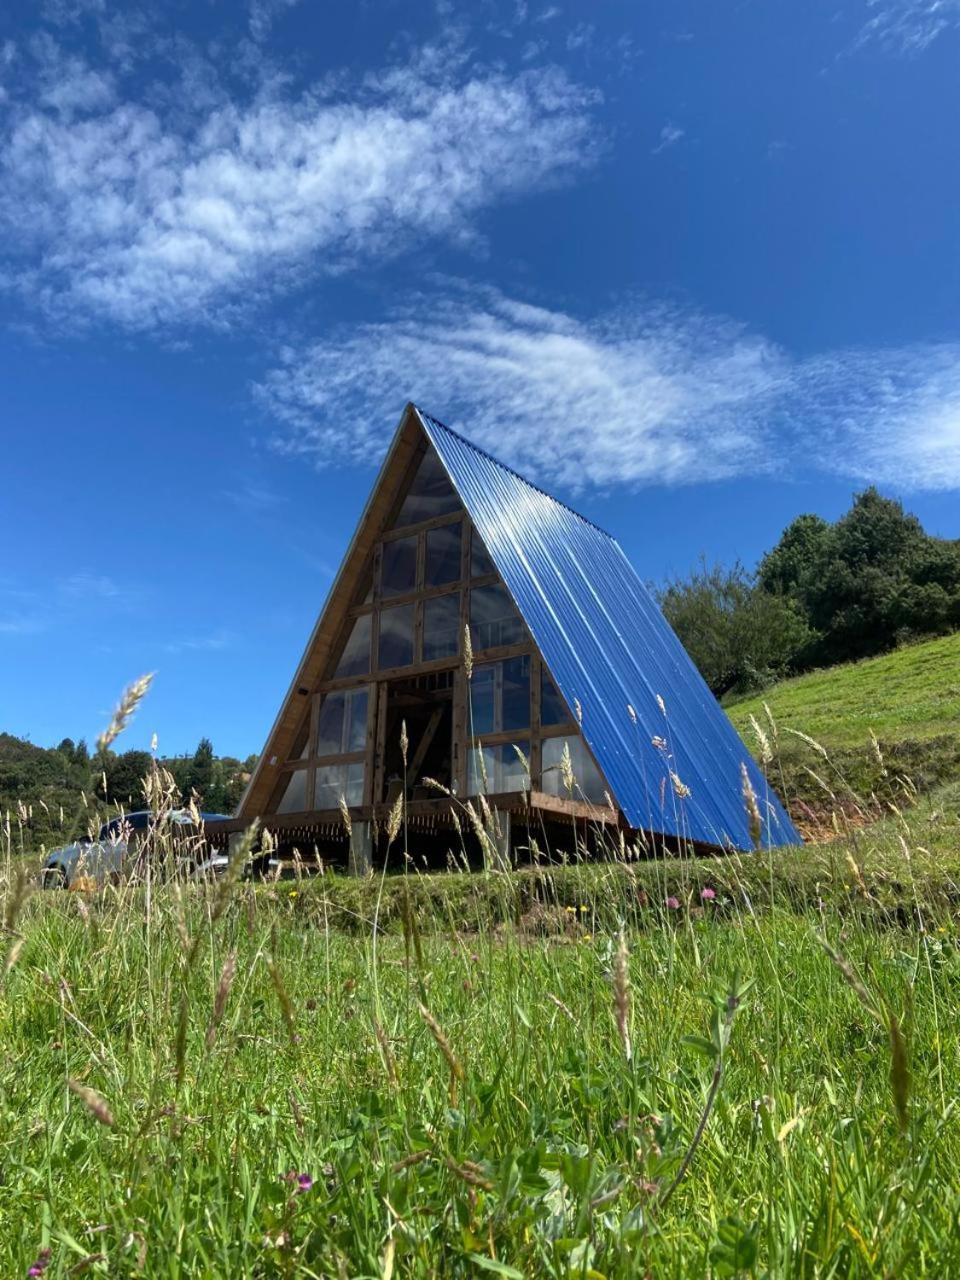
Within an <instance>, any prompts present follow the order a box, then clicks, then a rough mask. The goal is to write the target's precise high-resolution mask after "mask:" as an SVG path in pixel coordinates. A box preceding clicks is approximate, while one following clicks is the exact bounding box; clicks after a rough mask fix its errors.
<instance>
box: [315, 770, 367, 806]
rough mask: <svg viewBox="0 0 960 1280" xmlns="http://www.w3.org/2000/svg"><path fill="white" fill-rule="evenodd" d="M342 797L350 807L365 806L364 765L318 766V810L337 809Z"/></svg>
mask: <svg viewBox="0 0 960 1280" xmlns="http://www.w3.org/2000/svg"><path fill="white" fill-rule="evenodd" d="M341 796H343V798H344V800H345V801H346V802H347V804H348V805H357V804H363V765H362V764H360V763H356V764H325V765H318V766H317V799H316V808H318V809H337V808H339V805H340V797H341Z"/></svg>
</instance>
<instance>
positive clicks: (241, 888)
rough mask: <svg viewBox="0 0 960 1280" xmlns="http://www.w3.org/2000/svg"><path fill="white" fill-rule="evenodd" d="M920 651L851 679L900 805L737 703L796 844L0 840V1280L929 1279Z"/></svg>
mask: <svg viewBox="0 0 960 1280" xmlns="http://www.w3.org/2000/svg"><path fill="white" fill-rule="evenodd" d="M938 646H940V647H938ZM950 652H951V650H950V648H949V645H946V647H944V642H939V641H938V642H934V644H933V645H924V646H918V647H917V648H916V649H914V650H905V651H903V653H902V654H896V655H891V657H890V658H889V659H882V660H880V662H882V663H894V668H893V669H894V670H895V671H898V672H899V676H898V679H899V680H900V686H899V687H900V690H901V694H900V704H899V705H898V704H897V698H896V697H894V696H892V695H891V697H890V699H889V701H890V706H889V707H887V704H886V703H883V702H882V700H881V699H880V695H879V693H878V694H877V695H876V699H875V702H876V705H877V707H878V714H879V715H880V717H881V720H880V721H878V724H880V728H882V727H883V725H886V726H887V728H886V729H885V730H884V732H887V733H891V732H894V730H893V729H892V728H891V727H890V726H891V725H893V723H894V719H893V718H894V717H895V716H896V715H906V712H905V711H904V709H903V704H904V703H905V702H906V696H905V695H904V694H903V688H904V686H906V685H911V686H912V687H914V690H915V691H914V695H913V701H912V703H911V705H912V707H913V708H914V710H913V711H912V712H910V714H909V733H910V734H912V735H913V736H912V737H910V736H907V737H904V738H901V739H900V740H899V748H898V749H900V750H901V752H902V750H903V749H904V748H903V744H904V743H920V744H924V743H925V744H934V745H935V747H936V752H937V753H938V754H935V755H931V754H929V753H928V754H926V755H923V754H921V756H920V757H919V759H920V760H921V763H922V764H923V767H924V768H926V769H928V770H932V769H933V768H934V765H932V764H931V761H933V762H934V764H935V767H936V769H937V770H940V773H939V774H938V775H937V777H936V778H934V776H933V773H932V772H931V773H928V775H927V777H926V780H925V784H924V786H923V787H921V790H925V791H926V794H924V795H922V796H921V797H920V798H919V800H917V795H916V791H915V789H914V788H913V787H912V785H911V784H910V783H908V782H907V781H906V780H905V778H904V777H902V776H900V773H899V770H898V769H897V768H892V767H890V766H889V764H888V763H883V761H882V760H881V759H880V758H879V757H878V756H877V755H876V753H875V752H874V751H873V750H872V748H871V749H870V751H867V752H865V751H864V750H863V747H862V744H859V745H858V740H857V739H856V736H855V732H854V731H853V730H849V729H848V728H846V727H842V728H838V729H837V731H836V734H835V736H831V734H830V733H829V732H824V728H826V729H828V730H829V727H830V726H829V723H828V722H827V721H826V720H824V721H822V723H821V722H817V721H816V720H815V719H814V717H812V716H811V717H810V720H808V721H807V722H805V723H804V724H803V725H800V724H798V725H797V727H799V728H802V729H803V731H804V732H807V731H809V732H812V733H813V734H814V736H817V737H822V738H823V739H824V740H825V742H826V743H827V744H829V751H828V753H827V754H826V755H823V754H821V753H819V752H817V751H816V750H814V749H813V748H811V747H809V745H807V744H805V743H803V742H802V740H800V739H796V740H792V739H791V737H790V735H788V734H787V732H786V727H787V724H788V723H789V717H790V715H791V714H792V712H791V711H790V708H791V707H794V708H797V707H799V706H800V705H801V704H800V703H799V702H798V701H797V700H796V699H797V698H798V697H799V695H798V694H797V693H796V692H795V691H796V690H797V689H799V688H801V687H802V686H804V684H805V682H803V681H798V682H793V683H791V685H789V686H786V687H785V689H783V690H774V691H772V693H771V696H770V697H769V699H768V700H769V701H770V702H771V705H772V706H773V707H774V714H775V715H776V716H777V717H778V719H779V720H780V725H781V728H780V730H779V733H778V737H777V740H776V741H775V746H777V748H778V751H777V755H776V756H775V758H774V759H773V760H772V761H771V762H770V765H769V770H768V771H769V773H770V775H771V777H772V778H774V779H783V780H785V783H786V784H787V786H788V789H789V786H790V785H792V783H791V779H792V780H794V781H797V782H798V784H799V782H802V781H803V779H805V778H809V776H810V775H809V774H807V773H805V772H804V765H805V763H806V764H808V765H809V767H811V768H813V769H814V772H816V773H817V775H818V778H819V781H817V782H816V783H815V784H811V786H813V787H814V790H815V792H816V794H817V795H818V796H819V803H820V804H821V818H822V821H824V822H829V823H833V822H834V821H835V822H836V827H837V829H838V830H839V831H840V832H842V833H843V834H842V836H841V838H837V839H834V840H832V841H831V842H829V843H824V844H809V845H807V846H806V847H804V848H803V849H784V850H779V851H776V852H775V853H773V854H771V853H769V852H767V851H762V850H761V851H759V852H757V853H755V854H751V855H744V856H729V857H724V858H692V857H671V858H659V859H643V858H640V857H639V856H637V855H638V853H639V851H638V850H631V849H629V848H628V849H626V850H620V851H611V853H612V854H613V856H611V859H610V860H609V861H607V862H590V863H586V862H578V861H576V860H564V861H563V862H561V864H560V865H540V866H536V867H530V868H526V869H523V870H517V871H512V872H494V871H486V872H483V873H477V874H474V875H466V874H444V875H432V876H421V875H417V874H414V873H413V872H412V871H411V873H410V874H408V875H390V876H386V877H373V878H370V879H366V880H352V879H348V878H346V877H341V876H334V875H324V876H322V877H318V878H316V879H313V880H304V881H295V882H282V883H279V884H274V885H263V886H254V885H250V884H242V883H236V884H232V883H229V882H225V883H224V884H222V885H218V886H209V887H207V886H201V885H196V884H189V883H188V884H184V885H177V884H173V883H169V882H167V883H164V882H156V883H153V884H151V885H150V886H143V885H130V884H128V885H122V886H117V887H108V888H105V889H102V890H99V891H96V892H92V893H89V894H65V893H56V892H47V893H44V892H33V893H29V892H28V890H29V888H30V885H29V882H28V881H27V880H26V879H25V878H24V872H25V871H29V870H31V869H32V863H31V860H30V858H29V857H27V856H26V855H25V854H23V853H21V852H20V847H21V846H20V835H19V833H18V831H17V828H16V826H15V825H11V826H8V827H7V828H6V830H5V831H0V921H2V924H3V928H2V934H0V1275H3V1276H7V1275H10V1276H17V1275H24V1274H26V1273H27V1271H28V1268H30V1267H31V1266H32V1265H33V1266H35V1267H39V1268H40V1269H42V1271H43V1274H44V1275H45V1276H46V1277H47V1278H48V1280H50V1278H51V1277H58V1278H59V1277H66V1276H72V1275H77V1274H89V1275H103V1276H115V1277H127V1276H144V1277H169V1278H170V1280H173V1278H174V1277H181V1276H187V1275H189V1276H218V1277H219V1276H229V1277H231V1278H234V1277H238V1278H240V1277H250V1280H254V1278H256V1280H263V1278H266V1277H274V1276H297V1277H338V1278H339V1277H376V1278H378V1280H393V1278H395V1277H404V1278H406V1277H410V1278H413V1277H417V1278H418V1280H419V1278H423V1280H428V1278H430V1277H435V1276H440V1277H464V1278H468V1277H474V1278H476V1277H479V1276H483V1275H500V1276H507V1277H511V1276H512V1277H515V1278H516V1277H524V1276H537V1277H541V1276H546V1277H555V1278H556V1280H572V1278H577V1280H604V1278H605V1277H606V1278H607V1280H614V1278H615V1277H616V1278H623V1280H626V1278H627V1277H635V1276H645V1275H650V1276H655V1277H658V1278H659V1277H664V1276H666V1277H677V1278H678V1280H679V1278H680V1277H684V1278H685V1277H703V1278H704V1280H707V1278H708V1277H709V1278H710V1280H713V1278H714V1277H724V1276H741V1277H770V1278H771V1280H774V1278H779V1277H791V1278H792V1277H798V1278H803V1280H808V1278H809V1280H813V1278H814V1277H829V1278H830V1280H834V1278H838V1280H839V1278H840V1277H843V1278H844V1280H846V1278H848V1277H850V1278H852V1277H860V1276H863V1277H893V1276H898V1277H899V1276H903V1277H907V1276H909V1277H913V1276H930V1277H940V1276H945V1275H951V1274H958V1273H960V1235H958V1232H957V1230H956V1224H957V1221H958V1218H960V1182H958V1180H957V1177H956V1169H957V1167H958V1162H960V1126H958V1125H957V1123H956V1115H955V1102H954V1095H955V1092H956V1083H955V1082H956V1080H957V1073H958V1071H960V1018H958V1006H960V770H958V769H957V768H956V767H953V771H952V773H951V766H950V764H949V756H948V753H946V752H945V751H944V750H943V749H942V744H941V745H936V744H938V743H941V736H942V735H941V736H938V735H937V734H934V735H933V736H930V735H929V734H928V735H927V736H926V737H925V736H924V734H923V731H922V730H921V726H923V725H927V726H930V725H932V724H933V719H932V715H933V712H931V711H930V710H929V709H928V710H920V709H919V708H921V706H922V705H925V704H923V698H922V696H921V693H920V690H922V689H923V687H924V685H925V684H929V683H930V681H931V680H932V679H935V678H936V677H934V676H933V675H932V674H931V673H932V672H934V671H935V670H939V671H940V677H939V678H940V679H941V683H942V684H943V685H947V683H948V682H947V681H946V680H945V679H944V678H943V672H944V670H945V669H946V661H945V659H944V654H946V655H947V656H948V657H949V654H950ZM952 652H954V653H955V652H956V648H955V647H954V650H953V651H952ZM931 653H933V654H934V658H935V659H936V663H937V664H938V665H935V666H931V665H929V663H928V659H929V655H930V654H931ZM911 656H912V657H913V658H915V659H919V660H920V661H918V663H917V665H918V666H921V667H922V668H923V670H924V672H925V674H924V675H922V676H917V677H916V678H914V677H912V676H910V675H909V673H907V672H905V671H903V670H902V669H901V667H900V665H898V664H901V663H904V662H907V661H908V659H909V658H910V657H911ZM895 660H896V661H895ZM870 665H871V664H863V666H861V667H858V668H849V669H844V670H842V671H840V672H837V673H836V677H835V678H836V681H837V684H838V686H842V688H843V689H845V690H846V693H849V686H850V684H851V683H857V682H858V681H860V680H861V679H862V678H863V673H864V672H867V674H868V678H869V680H874V681H875V679H876V677H875V675H871V674H870V673H869V670H868V667H869V666H870ZM876 665H878V664H874V670H875V666H876ZM887 671H888V677H889V671H890V668H889V667H888V668H887ZM889 678H890V679H892V677H889ZM824 679H825V677H820V676H816V677H809V678H808V681H809V682H810V683H812V684H813V686H814V687H815V688H817V687H819V688H820V689H821V691H822V690H824V689H826V688H827V685H824V684H823V683H822V682H823V681H824ZM818 681H819V682H821V683H820V684H819V685H818V684H817V682H818ZM882 685H883V681H881V682H880V684H879V685H877V684H876V683H875V684H874V685H873V686H872V687H874V688H875V689H876V688H880V687H881V686H882ZM805 687H806V688H807V689H809V687H810V686H809V685H806V686H805ZM846 693H844V694H841V695H840V696H839V697H838V700H837V703H836V705H837V706H838V707H841V708H842V707H850V708H853V707H855V706H859V705H861V704H860V703H859V702H858V701H857V697H854V696H853V695H852V694H851V695H850V701H849V702H846V701H844V698H845V697H846ZM809 696H810V695H809V693H805V694H803V697H809ZM816 696H820V695H816ZM823 696H828V695H827V694H823ZM857 696H858V697H861V696H862V697H866V698H867V700H868V701H869V700H870V698H869V696H868V695H863V694H861V695H857ZM950 696H952V695H949V694H947V695H944V694H943V692H942V690H941V699H940V701H941V705H946V704H947V703H948V702H949V697H950ZM780 697H783V698H785V699H786V708H787V709H786V710H783V709H782V708H781V706H780V705H778V702H777V699H778V698H780ZM744 708H745V704H741V706H740V707H738V708H735V709H734V714H735V715H742V714H743V713H744ZM842 714H843V715H844V716H846V717H847V719H848V720H849V719H851V718H853V716H854V712H853V710H852V709H851V710H849V711H844V712H843V713H842ZM884 717H885V718H884ZM903 723H906V720H904V721H903ZM818 724H819V725H820V727H818ZM880 728H878V729H877V732H878V733H879V732H880ZM845 735H847V736H845ZM851 735H852V736H851ZM791 743H795V745H791ZM885 749H886V748H885ZM795 750H796V751H803V752H806V753H808V754H807V755H806V756H805V757H802V758H801V757H800V756H794V755H793V754H792V753H793V752H794V751H795ZM810 753H812V754H810ZM889 759H890V757H889V755H887V756H884V760H887V761H889ZM900 759H901V760H902V759H903V756H902V755H901V757H900ZM844 761H852V763H853V764H854V766H855V769H856V770H858V771H859V772H858V773H855V775H854V779H853V780H851V777H850V776H844V774H843V768H842V766H843V763H844ZM865 761H868V762H872V763H864V762H865ZM864 776H866V777H867V778H868V782H869V785H870V790H871V792H872V793H873V794H872V798H871V796H869V795H867V796H865V795H863V794H859V793H858V792H857V790H856V787H855V785H854V782H855V781H859V780H862V778H863V777H864ZM157 794H158V793H157V791H156V789H155V790H154V795H155V797H156V796H157ZM174 800H175V797H174V796H173V794H172V792H170V793H169V794H167V793H166V792H165V793H164V794H163V797H162V803H163V804H165V805H167V804H172V803H174ZM827 815H829V816H827ZM851 815H853V816H855V817H856V818H857V821H851ZM878 815H879V816H878ZM868 819H872V820H870V821H867V820H868ZM863 823H866V825H863ZM828 829H830V828H829V827H828ZM400 839H401V841H402V840H403V836H402V834H401V837H400ZM410 839H411V841H413V842H415V839H416V836H415V833H410ZM411 852H412V853H413V854H414V855H415V853H416V849H415V844H414V845H413V846H412V848H411ZM238 865H239V863H238ZM409 865H410V866H411V867H413V866H416V865H417V860H416V858H415V857H414V859H413V861H412V862H411V863H410V864H409ZM301 1178H302V1182H301Z"/></svg>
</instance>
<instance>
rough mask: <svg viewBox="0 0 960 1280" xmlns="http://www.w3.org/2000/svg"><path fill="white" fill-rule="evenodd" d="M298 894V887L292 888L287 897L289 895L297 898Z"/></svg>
mask: <svg viewBox="0 0 960 1280" xmlns="http://www.w3.org/2000/svg"><path fill="white" fill-rule="evenodd" d="M296 896H297V891H296V889H291V890H290V892H289V894H287V897H289V898H295V897H296Z"/></svg>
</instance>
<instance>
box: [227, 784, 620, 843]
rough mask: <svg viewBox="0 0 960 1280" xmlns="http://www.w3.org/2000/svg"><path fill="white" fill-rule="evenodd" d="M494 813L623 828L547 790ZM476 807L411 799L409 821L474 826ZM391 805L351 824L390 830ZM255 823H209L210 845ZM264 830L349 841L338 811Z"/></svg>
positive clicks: (511, 796) (266, 824) (357, 810)
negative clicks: (471, 816) (470, 811)
mask: <svg viewBox="0 0 960 1280" xmlns="http://www.w3.org/2000/svg"><path fill="white" fill-rule="evenodd" d="M486 802H487V804H488V805H489V806H490V808H491V809H495V810H497V811H498V812H500V813H509V814H510V815H511V818H512V819H513V820H514V821H516V822H520V823H521V824H527V823H529V822H531V821H551V822H556V821H563V820H564V819H573V820H580V821H582V822H585V823H591V824H594V825H597V826H603V827H616V826H619V824H620V819H619V816H618V815H617V814H616V813H614V812H613V811H612V810H611V809H609V808H608V807H607V806H606V805H593V804H588V803H587V802H585V801H583V800H570V799H566V798H565V797H563V796H553V795H548V794H547V793H546V792H544V791H510V792H503V793H501V794H499V795H492V796H487V797H486ZM468 803H472V804H473V808H474V811H475V812H477V813H478V814H479V813H480V805H479V802H478V797H476V796H473V797H468V798H465V799H464V800H460V799H455V798H452V797H450V796H439V797H437V798H436V799H429V800H427V799H417V800H409V801H408V802H407V806H406V813H405V817H406V821H407V823H408V824H409V826H411V827H412V828H415V829H417V830H424V829H426V830H433V829H438V828H441V827H450V828H453V827H454V826H455V819H454V816H453V815H454V813H456V815H457V819H459V822H460V825H461V827H467V826H468V825H469V817H468V815H467V812H466V805H467V804H468ZM392 808H393V805H392V804H389V805H388V804H376V805H357V806H355V807H353V808H351V809H350V810H349V813H350V821H351V823H355V824H359V823H362V822H373V823H375V824H377V825H378V826H381V827H384V826H386V823H387V819H388V818H389V816H390V811H391V809H392ZM249 826H250V819H248V818H244V817H238V818H226V819H223V820H221V821H218V822H208V823H207V824H206V833H207V837H208V839H210V840H211V842H214V843H215V842H217V840H218V838H219V837H229V836H231V835H233V834H235V833H237V832H240V831H246V830H247V828H248V827H249ZM261 826H262V827H263V828H264V829H265V830H267V831H269V832H270V833H271V834H272V835H275V836H278V837H281V838H283V839H284V840H296V839H301V840H311V839H313V840H318V839H324V840H331V839H343V840H346V839H347V831H346V826H345V824H344V820H343V814H342V813H341V812H340V810H339V809H314V810H311V811H309V812H306V813H281V814H270V815H269V816H268V817H265V818H263V819H261Z"/></svg>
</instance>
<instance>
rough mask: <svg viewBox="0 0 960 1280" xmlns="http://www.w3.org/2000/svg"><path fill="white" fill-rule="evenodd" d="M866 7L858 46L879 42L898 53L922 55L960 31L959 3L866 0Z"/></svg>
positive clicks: (958, 1) (956, 0)
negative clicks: (959, 29) (867, 15)
mask: <svg viewBox="0 0 960 1280" xmlns="http://www.w3.org/2000/svg"><path fill="white" fill-rule="evenodd" d="M867 7H868V9H869V12H870V16H869V18H868V19H867V21H866V22H865V23H864V25H863V28H862V29H861V32H860V37H859V41H858V43H860V44H866V43H868V42H870V41H879V42H880V43H882V44H884V45H886V46H887V47H888V48H893V49H895V50H897V51H899V52H902V53H908V54H909V53H922V52H923V51H924V49H926V48H928V47H929V46H930V45H931V44H933V42H934V41H935V40H936V39H938V37H939V36H941V35H943V34H944V32H946V31H949V30H956V29H957V28H958V27H960V0H867Z"/></svg>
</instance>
